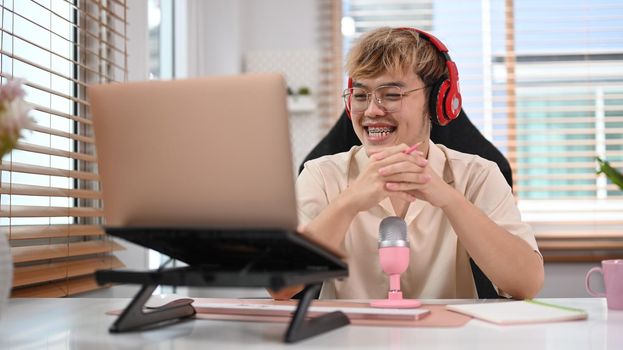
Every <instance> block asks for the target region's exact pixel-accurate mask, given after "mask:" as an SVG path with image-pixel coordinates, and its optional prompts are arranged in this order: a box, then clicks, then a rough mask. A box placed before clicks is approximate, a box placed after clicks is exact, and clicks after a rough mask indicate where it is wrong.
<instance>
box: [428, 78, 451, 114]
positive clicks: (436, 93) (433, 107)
mask: <svg viewBox="0 0 623 350" xmlns="http://www.w3.org/2000/svg"><path fill="white" fill-rule="evenodd" d="M449 87H450V81H448V79H442V80H439V81H438V82H437V83H435V86H434V87H433V89H432V90H431V92H430V101H429V112H430V118H431V120H432V121H433V123H436V124H439V125H441V126H444V125H446V124H448V122H450V120H449V119H448V117H447V116H446V114H445V113H446V111H445V109H444V101H445V98H446V94H447V92H448V88H449Z"/></svg>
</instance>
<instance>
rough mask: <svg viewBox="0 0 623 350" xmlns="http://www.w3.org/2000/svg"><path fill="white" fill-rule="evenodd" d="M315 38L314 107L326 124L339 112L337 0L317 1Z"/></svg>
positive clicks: (340, 37) (339, 43) (338, 17)
mask: <svg viewBox="0 0 623 350" xmlns="http://www.w3.org/2000/svg"><path fill="white" fill-rule="evenodd" d="M318 8H319V20H318V23H319V24H318V25H319V30H318V33H319V40H320V43H321V49H322V51H321V52H322V53H321V62H320V72H319V73H320V77H321V78H320V81H319V93H318V95H319V98H318V109H319V112H320V115H322V116H323V117H324V120H325V121H326V127H329V126H330V125H331V124H333V122H334V121H335V120H336V119H337V118H338V117H339V116H340V115H341V114H342V110H343V106H342V98H341V97H340V94H341V92H342V71H343V65H342V34H341V25H340V23H341V19H342V9H341V3H340V2H339V1H334V0H320V2H319V7H318Z"/></svg>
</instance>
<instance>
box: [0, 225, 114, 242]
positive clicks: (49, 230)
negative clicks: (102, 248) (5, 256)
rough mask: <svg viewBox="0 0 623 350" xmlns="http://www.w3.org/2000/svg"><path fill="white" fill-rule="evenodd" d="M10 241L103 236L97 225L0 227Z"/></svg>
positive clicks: (103, 233)
mask: <svg viewBox="0 0 623 350" xmlns="http://www.w3.org/2000/svg"><path fill="white" fill-rule="evenodd" d="M0 233H4V234H5V235H6V236H7V237H8V238H9V239H10V240H11V241H17V240H24V239H38V238H60V237H78V236H80V237H82V236H103V235H105V232H104V230H103V229H102V227H101V226H99V225H76V224H66V225H23V226H11V227H9V226H4V227H0Z"/></svg>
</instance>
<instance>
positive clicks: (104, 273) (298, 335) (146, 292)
mask: <svg viewBox="0 0 623 350" xmlns="http://www.w3.org/2000/svg"><path fill="white" fill-rule="evenodd" d="M174 270H178V271H177V272H179V273H181V275H180V276H179V277H180V280H185V279H190V280H193V279H194V277H193V276H192V275H190V276H183V275H184V273H185V272H184V271H183V269H182V270H181V271H179V270H180V269H170V271H167V270H162V271H161V272H164V273H169V276H166V275H165V276H164V277H163V279H164V280H166V279H167V277H171V276H172V274H170V272H171V271H174ZM191 273H192V272H191ZM173 275H174V274H173ZM95 276H96V279H97V282H98V283H100V284H105V283H127V282H128V280H134V281H136V277H139V279H141V278H140V277H142V278H143V279H145V280H152V281H153V283H147V284H143V285H142V287H141V289H140V291H139V292H138V293H137V294H136V295H135V296H134V298H132V301H131V302H130V304H128V306H126V308H125V309H124V310H123V311H122V312H121V314H120V315H119V317H118V318H117V319H116V320H115V322H114V323H113V324H112V325H111V326H110V329H109V331H110V332H111V333H123V332H129V331H136V330H144V329H149V328H155V327H159V326H165V325H171V324H174V323H178V322H181V321H184V320H187V319H189V318H192V317H193V316H195V314H196V311H195V308H193V307H192V305H191V303H192V300H190V299H188V300H184V301H183V302H181V303H178V304H174V305H170V306H162V307H159V308H156V309H154V310H150V311H145V303H147V301H148V300H149V298H150V297H151V295H152V293H153V291H154V290H155V289H156V288H157V287H158V286H159V285H160V283H158V280H159V279H158V278H157V277H156V278H154V277H155V276H158V272H126V271H110V270H100V271H97V272H96V275H95ZM169 282H170V281H169ZM166 284H169V283H166ZM190 284H191V285H196V284H195V283H190ZM319 289H320V284H308V285H306V286H305V289H304V290H303V292H302V293H301V294H302V298H301V299H300V300H299V302H298V305H297V307H296V310H295V311H294V315H293V316H292V319H291V321H290V324H289V325H288V329H287V331H286V334H285V339H284V340H285V342H286V343H295V342H297V341H300V340H303V339H306V338H309V337H312V336H315V335H318V334H321V333H325V332H328V331H330V330H333V329H336V328H339V327H342V326H346V325H348V324H350V321H349V319H348V317H347V316H346V315H345V314H344V313H343V312H342V311H334V312H331V313H328V314H324V315H321V316H316V317H314V318H309V317H308V316H307V311H308V309H309V306H310V305H311V303H312V301H313V300H314V298H315V297H316V295H317V293H318V291H319Z"/></svg>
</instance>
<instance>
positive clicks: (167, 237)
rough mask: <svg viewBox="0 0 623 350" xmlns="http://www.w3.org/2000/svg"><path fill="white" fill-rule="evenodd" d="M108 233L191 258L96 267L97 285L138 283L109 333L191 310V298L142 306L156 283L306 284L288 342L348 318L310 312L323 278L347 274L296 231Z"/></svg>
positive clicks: (156, 322)
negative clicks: (147, 265)
mask: <svg viewBox="0 0 623 350" xmlns="http://www.w3.org/2000/svg"><path fill="white" fill-rule="evenodd" d="M106 232H107V233H109V234H111V235H113V236H117V237H121V238H124V239H126V240H128V241H131V242H134V243H137V244H140V245H142V246H145V247H148V248H151V249H154V250H157V251H159V252H161V253H163V254H166V255H168V256H170V257H172V258H176V259H179V260H181V261H183V262H185V263H187V264H188V265H189V266H185V267H178V268H168V269H167V268H162V269H158V270H153V271H140V272H137V271H120V270H116V271H115V270H100V271H97V272H96V274H95V277H96V280H97V282H98V283H100V284H105V283H130V284H139V285H141V286H142V287H141V289H140V291H139V292H138V293H137V294H136V295H135V296H134V298H133V299H132V301H131V302H130V304H128V306H127V307H126V308H125V309H124V310H123V311H122V313H121V314H120V315H119V317H118V318H117V320H115V322H114V323H113V325H112V326H111V327H110V329H109V330H110V332H111V333H120V332H127V331H134V330H143V329H147V328H153V327H159V326H163V325H168V324H171V323H177V322H180V321H184V320H187V319H190V318H192V317H193V316H194V315H195V314H196V311H195V309H194V308H193V307H192V305H190V304H191V302H192V300H190V299H189V300H187V301H180V302H178V303H174V304H171V305H165V306H163V307H160V308H156V309H153V310H149V311H145V303H146V302H147V300H148V299H149V298H150V297H151V294H152V293H153V291H154V290H155V289H156V288H157V287H158V286H159V285H169V286H192V287H265V288H270V289H273V290H279V289H281V288H283V287H287V286H292V285H305V289H304V291H303V293H302V298H301V299H300V300H299V302H298V305H297V308H296V310H295V312H294V315H293V317H292V319H291V321H290V324H289V326H288V329H287V331H286V334H285V341H286V342H288V343H293V342H297V341H299V340H302V339H306V338H309V337H312V336H314V335H317V334H321V333H324V332H327V331H330V330H332V329H336V328H339V327H342V326H344V325H347V324H349V323H350V322H349V320H348V318H347V317H346V315H345V314H344V313H343V312H341V311H335V312H331V313H328V314H324V315H322V316H316V317H314V318H309V317H308V315H307V311H308V308H309V306H310V305H311V303H312V301H313V300H314V298H315V296H316V295H317V293H318V290H319V288H320V286H321V284H322V281H324V280H326V279H330V278H338V277H344V276H347V275H348V270H347V267H346V264H345V263H344V262H343V261H341V260H340V259H339V257H337V256H335V255H333V254H332V253H330V252H329V251H327V250H326V249H324V248H322V247H321V246H319V245H317V244H315V243H313V242H311V241H309V240H308V239H306V238H305V237H304V236H301V235H300V234H298V233H296V232H291V231H284V230H247V229H240V230H232V229H205V228H183V229H180V228H106Z"/></svg>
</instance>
